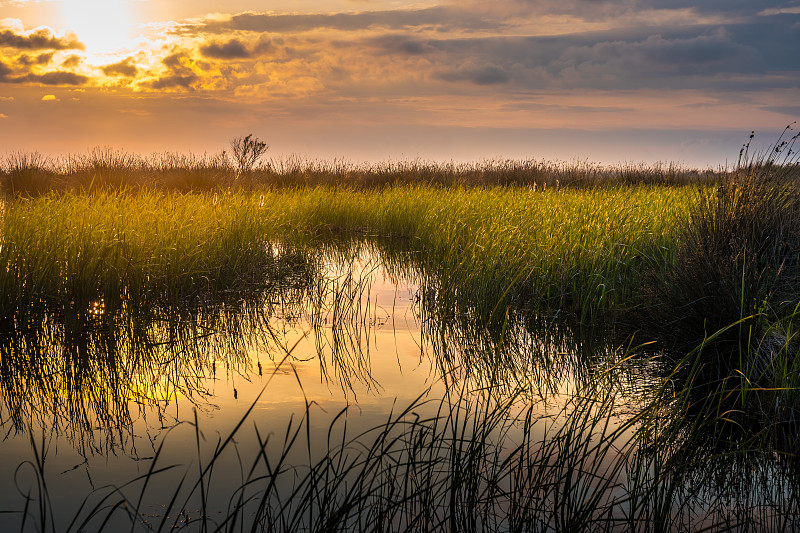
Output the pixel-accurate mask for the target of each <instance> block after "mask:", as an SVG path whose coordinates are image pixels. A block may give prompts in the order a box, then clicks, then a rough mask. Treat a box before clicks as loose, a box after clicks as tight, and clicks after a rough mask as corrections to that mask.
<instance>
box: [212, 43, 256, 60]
mask: <svg viewBox="0 0 800 533" xmlns="http://www.w3.org/2000/svg"><path fill="white" fill-rule="evenodd" d="M200 52H201V53H202V54H203V55H204V56H205V57H209V58H213V59H243V58H247V57H250V56H251V53H250V52H249V51H248V50H247V48H245V46H244V44H242V42H241V41H239V40H238V39H231V40H230V41H228V42H226V43H217V42H213V43H209V44H207V45H204V46H201V47H200Z"/></svg>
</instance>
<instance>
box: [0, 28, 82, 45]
mask: <svg viewBox="0 0 800 533" xmlns="http://www.w3.org/2000/svg"><path fill="white" fill-rule="evenodd" d="M0 47H5V48H15V49H17V50H84V49H85V47H84V45H83V44H82V43H81V42H80V41H78V38H77V37H76V36H75V35H74V34H71V33H68V34H66V35H63V36H57V35H55V34H54V33H53V31H52V30H50V29H48V28H40V29H36V30H32V31H29V32H22V33H17V32H15V31H14V30H12V29H3V30H0Z"/></svg>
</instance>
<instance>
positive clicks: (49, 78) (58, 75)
mask: <svg viewBox="0 0 800 533" xmlns="http://www.w3.org/2000/svg"><path fill="white" fill-rule="evenodd" d="M23 81H32V82H36V83H41V84H42V85H85V84H86V83H88V82H89V78H88V77H87V76H83V75H81V74H75V73H74V72H64V71H55V72H45V73H44V74H28V75H27V76H24V77H22V78H19V79H17V80H15V81H14V82H15V83H20V82H23Z"/></svg>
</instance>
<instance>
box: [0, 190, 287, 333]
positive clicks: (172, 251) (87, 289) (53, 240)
mask: <svg viewBox="0 0 800 533" xmlns="http://www.w3.org/2000/svg"><path fill="white" fill-rule="evenodd" d="M265 220H267V219H265V218H263V217H259V216H258V202H257V199H254V198H253V197H252V196H250V195H241V194H240V195H236V194H220V195H211V194H207V193H206V194H186V195H176V194H166V195H165V194H162V193H160V192H154V191H143V190H140V191H138V192H136V193H135V194H134V193H126V192H123V193H107V192H98V193H91V194H74V193H61V194H50V195H47V196H43V197H39V198H35V199H34V198H28V199H24V198H20V199H17V200H15V201H13V202H10V203H9V204H8V205H7V206H6V210H5V214H4V216H3V218H2V222H1V223H2V236H1V237H0V309H2V314H3V317H2V318H3V320H5V321H6V322H7V323H11V324H14V325H16V326H17V327H26V326H27V325H29V324H30V325H35V324H38V323H41V322H42V320H43V318H44V314H48V315H50V314H52V313H55V316H59V317H60V320H76V321H78V322H85V321H86V320H87V319H88V318H89V317H90V315H91V314H92V313H93V311H92V310H93V309H95V308H96V307H97V306H102V310H103V313H102V316H106V317H113V316H114V315H115V313H116V312H118V311H120V310H123V308H124V309H125V310H126V312H132V311H134V309H138V310H142V311H147V310H150V309H155V308H166V307H168V306H178V307H181V308H188V307H193V306H198V305H204V304H207V303H209V302H213V301H214V300H218V299H220V298H223V297H225V295H229V294H245V293H246V292H247V291H258V290H259V289H261V288H263V287H264V286H266V285H268V284H269V283H273V282H275V280H272V279H270V275H269V273H270V272H271V270H272V269H271V268H269V266H270V265H272V264H273V263H274V260H275V253H276V249H275V248H274V247H272V246H270V245H269V240H268V239H269V235H270V233H269V232H267V231H265V225H264V221H265ZM95 314H97V313H95Z"/></svg>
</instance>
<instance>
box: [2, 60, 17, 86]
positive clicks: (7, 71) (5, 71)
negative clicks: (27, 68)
mask: <svg viewBox="0 0 800 533" xmlns="http://www.w3.org/2000/svg"><path fill="white" fill-rule="evenodd" d="M13 72H14V71H13V70H11V67H9V66H8V65H6V64H5V63H3V62H2V61H0V82H4V81H9V80H10V76H11V74H12V73H13Z"/></svg>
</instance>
